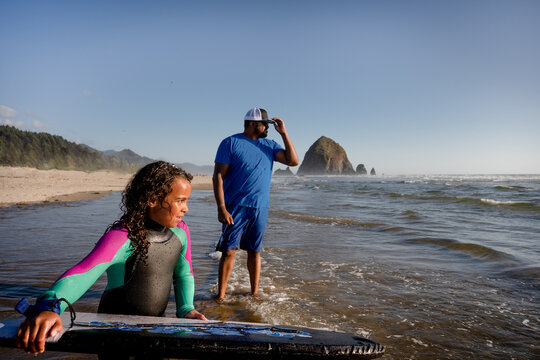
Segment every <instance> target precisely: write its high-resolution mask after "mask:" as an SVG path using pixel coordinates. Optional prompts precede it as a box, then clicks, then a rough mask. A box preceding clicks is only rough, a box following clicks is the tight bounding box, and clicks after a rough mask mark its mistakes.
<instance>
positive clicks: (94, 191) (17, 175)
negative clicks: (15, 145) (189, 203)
mask: <svg viewBox="0 0 540 360" xmlns="http://www.w3.org/2000/svg"><path fill="white" fill-rule="evenodd" d="M131 176H132V174H128V173H119V172H114V171H92V172H85V171H70V170H38V169H34V168H24V167H7V166H4V167H0V206H10V205H16V204H29V203H37V202H54V201H82V200H94V199H99V198H101V197H103V196H106V195H109V194H110V193H111V192H114V191H122V190H123V189H124V187H125V186H126V184H127V183H128V181H129V179H130V178H131ZM191 184H192V189H193V190H211V189H212V177H211V176H207V175H204V176H195V177H194V178H193V181H192V183H191Z"/></svg>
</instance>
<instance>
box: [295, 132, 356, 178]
mask: <svg viewBox="0 0 540 360" xmlns="http://www.w3.org/2000/svg"><path fill="white" fill-rule="evenodd" d="M354 173H355V172H354V168H353V166H352V164H351V162H350V161H349V159H348V158H347V153H346V152H345V150H344V149H343V148H342V147H341V146H340V145H339V144H338V143H337V142H335V141H334V140H332V139H330V138H327V137H325V136H321V137H320V138H319V140H317V141H315V142H314V143H313V145H311V147H310V148H309V150H308V151H307V153H306V155H305V156H304V161H302V165H300V168H299V169H298V173H297V174H298V175H352V174H354Z"/></svg>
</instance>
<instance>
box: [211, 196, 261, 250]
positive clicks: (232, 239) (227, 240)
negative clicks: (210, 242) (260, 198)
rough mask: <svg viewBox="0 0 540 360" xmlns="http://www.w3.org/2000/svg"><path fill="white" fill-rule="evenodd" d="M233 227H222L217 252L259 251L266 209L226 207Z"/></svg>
mask: <svg viewBox="0 0 540 360" xmlns="http://www.w3.org/2000/svg"><path fill="white" fill-rule="evenodd" d="M227 210H228V211H229V213H230V214H231V216H232V218H233V221H234V225H222V230H221V237H220V239H219V242H218V244H217V246H216V250H217V251H226V250H237V249H238V248H239V247H240V249H242V250H252V251H257V252H258V251H261V250H262V248H263V238H264V231H265V230H266V221H267V220H268V208H252V207H246V206H236V205H233V206H230V205H229V206H227Z"/></svg>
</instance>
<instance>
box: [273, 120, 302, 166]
mask: <svg viewBox="0 0 540 360" xmlns="http://www.w3.org/2000/svg"><path fill="white" fill-rule="evenodd" d="M272 120H274V121H275V122H276V123H275V124H274V127H275V128H276V131H277V132H278V133H280V135H281V137H282V138H283V144H284V145H285V150H281V151H279V152H278V153H277V154H276V156H275V158H274V160H275V161H278V162H280V163H282V164H285V165H288V166H296V165H298V154H297V153H296V149H295V148H294V146H293V144H292V142H291V139H290V138H289V135H288V134H287V130H285V123H284V122H283V120H281V119H280V118H273V119H272Z"/></svg>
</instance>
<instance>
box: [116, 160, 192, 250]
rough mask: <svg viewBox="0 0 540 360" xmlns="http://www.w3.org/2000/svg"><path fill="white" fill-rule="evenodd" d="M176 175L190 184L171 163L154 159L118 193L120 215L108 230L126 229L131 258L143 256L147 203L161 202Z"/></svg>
mask: <svg viewBox="0 0 540 360" xmlns="http://www.w3.org/2000/svg"><path fill="white" fill-rule="evenodd" d="M178 177H180V178H182V179H185V180H187V181H188V182H190V183H191V180H192V179H193V176H192V175H191V174H189V173H187V172H186V171H185V170H183V169H181V168H179V167H177V166H175V165H173V164H171V163H168V162H165V161H156V162H153V163H151V164H148V165H146V166H144V167H143V168H141V169H140V170H139V171H138V172H137V173H136V174H135V175H134V176H133V178H132V179H131V180H130V182H129V183H128V184H127V186H126V188H125V190H124V191H123V192H122V204H121V205H120V208H121V209H122V212H123V215H122V216H121V217H120V219H119V220H117V221H115V222H114V223H113V224H112V225H111V226H110V227H109V229H110V228H116V227H123V228H125V229H127V231H128V235H129V239H130V241H131V247H132V248H133V249H134V250H135V251H134V254H133V255H134V256H135V257H137V258H139V259H146V256H147V253H148V246H149V242H148V240H147V238H146V237H147V235H148V232H147V230H146V221H147V219H148V218H147V215H148V208H149V203H150V202H152V201H157V202H158V203H161V204H163V201H164V200H165V197H166V196H167V195H168V194H169V193H170V192H171V191H172V183H173V182H174V180H175V179H176V178H178ZM109 229H108V230H109Z"/></svg>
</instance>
